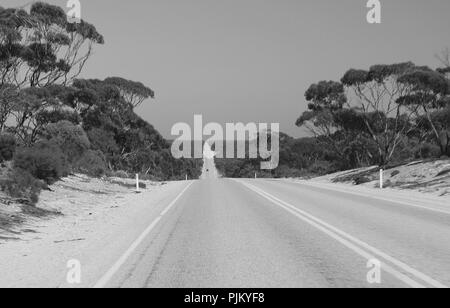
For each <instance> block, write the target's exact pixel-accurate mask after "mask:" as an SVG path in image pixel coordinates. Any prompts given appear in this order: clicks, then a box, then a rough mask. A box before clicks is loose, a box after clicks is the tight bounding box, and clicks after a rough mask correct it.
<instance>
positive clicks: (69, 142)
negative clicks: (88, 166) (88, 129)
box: [44, 121, 91, 165]
mask: <svg viewBox="0 0 450 308" xmlns="http://www.w3.org/2000/svg"><path fill="white" fill-rule="evenodd" d="M44 136H45V137H46V138H47V139H48V140H50V141H51V142H53V143H55V144H57V145H58V146H59V148H60V149H61V151H62V152H63V153H64V155H66V158H67V161H68V162H69V163H70V164H72V165H73V164H76V162H77V161H78V160H79V159H81V157H83V155H84V153H85V152H86V151H87V150H88V149H89V147H90V146H91V144H90V142H89V139H88V137H87V135H86V133H85V131H84V130H83V128H81V127H80V126H78V125H74V124H73V123H71V122H69V121H60V122H58V123H55V124H49V125H48V126H47V128H46V129H45V133H44Z"/></svg>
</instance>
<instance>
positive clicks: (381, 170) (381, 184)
mask: <svg viewBox="0 0 450 308" xmlns="http://www.w3.org/2000/svg"><path fill="white" fill-rule="evenodd" d="M383 172H384V170H383V169H380V189H383Z"/></svg>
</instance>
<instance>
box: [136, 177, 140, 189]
mask: <svg viewBox="0 0 450 308" xmlns="http://www.w3.org/2000/svg"><path fill="white" fill-rule="evenodd" d="M136 193H140V190H139V174H136Z"/></svg>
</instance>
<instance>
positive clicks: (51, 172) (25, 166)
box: [14, 142, 68, 184]
mask: <svg viewBox="0 0 450 308" xmlns="http://www.w3.org/2000/svg"><path fill="white" fill-rule="evenodd" d="M14 167H15V168H17V169H22V170H24V171H27V172H29V173H30V174H31V175H32V176H34V177H35V178H37V179H40V180H43V181H45V182H46V183H47V184H53V183H54V182H56V181H57V180H58V179H59V178H61V177H62V176H65V175H67V173H68V167H67V163H66V160H65V156H64V154H63V153H62V151H61V149H60V148H59V147H58V146H57V145H56V144H54V143H51V142H40V143H37V144H35V145H34V146H33V147H31V148H21V149H19V150H18V151H17V152H16V154H15V157H14Z"/></svg>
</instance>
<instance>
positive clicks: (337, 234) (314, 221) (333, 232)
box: [241, 182, 447, 288]
mask: <svg viewBox="0 0 450 308" xmlns="http://www.w3.org/2000/svg"><path fill="white" fill-rule="evenodd" d="M241 183H242V184H243V185H244V186H246V187H247V188H249V189H250V190H252V191H254V192H256V193H257V194H259V195H261V196H262V197H264V198H266V199H267V200H269V201H271V202H272V203H275V204H276V205H278V206H280V207H282V208H283V209H285V210H286V211H288V212H290V213H291V214H293V215H295V216H296V217H298V218H300V219H302V220H303V221H305V222H307V223H309V224H310V225H312V226H314V227H316V228H318V229H319V230H321V231H322V232H324V233H326V234H327V235H329V236H330V237H332V238H334V239H335V240H337V241H338V242H340V243H341V244H343V245H345V246H346V247H347V248H349V249H351V250H353V251H354V252H356V253H357V254H359V255H361V256H362V257H364V258H366V259H368V260H370V259H374V258H373V257H372V256H371V255H370V254H369V253H367V252H366V251H364V250H363V249H360V248H359V247H357V246H355V245H354V244H356V245H359V246H361V248H365V249H366V250H368V251H370V252H372V253H373V254H375V255H378V256H379V257H381V258H384V259H385V260H386V261H388V262H391V263H392V264H394V265H396V266H397V267H399V268H401V269H402V270H404V271H405V272H408V273H409V274H411V275H413V276H415V277H416V278H419V279H421V280H423V281H424V282H426V283H428V284H430V285H431V286H433V287H436V288H447V286H445V285H443V284H442V283H440V282H438V281H436V280H434V279H432V278H431V277H428V276H427V275H425V274H423V273H421V272H419V271H417V270H415V269H413V268H411V267H410V266H408V265H406V264H405V263H403V262H401V261H399V260H397V259H395V258H393V257H391V256H389V255H387V254H385V253H383V252H381V251H380V250H378V249H376V248H374V247H372V246H370V245H369V244H367V243H365V242H363V241H361V240H359V239H357V238H355V237H353V236H351V235H349V234H347V233H345V232H344V231H341V230H339V229H337V228H335V227H333V226H331V225H330V224H328V223H326V222H324V221H322V220H320V219H318V218H316V217H314V216H312V215H310V214H308V213H306V212H304V211H302V210H300V209H298V208H296V207H294V206H293V205H291V204H289V203H287V202H285V201H282V200H280V199H278V198H276V197H274V196H273V195H271V194H269V193H267V192H265V191H263V190H262V189H260V188H258V187H256V186H254V185H251V184H247V183H244V182H241ZM327 228H328V229H327ZM345 238H347V240H346V239H345ZM351 242H353V243H354V244H353V243H351ZM383 269H384V270H385V271H386V272H388V273H390V274H392V275H393V276H394V277H396V278H398V279H399V280H401V281H402V282H404V283H406V284H407V285H409V286H411V287H414V288H423V287H425V286H423V285H421V284H420V283H417V282H416V281H414V280H412V279H411V278H409V277H408V276H406V275H404V274H402V273H401V272H399V271H397V270H396V269H394V268H392V267H390V266H389V265H387V264H383Z"/></svg>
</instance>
